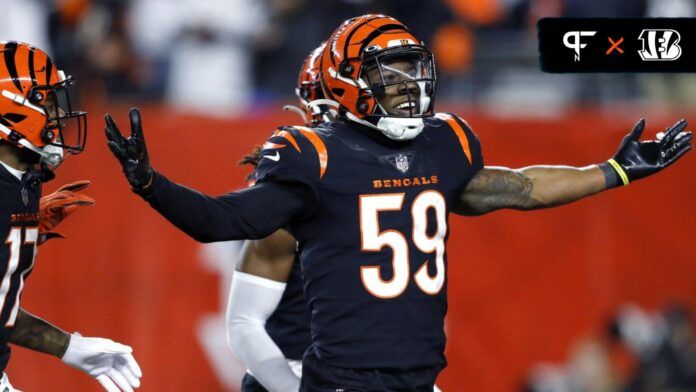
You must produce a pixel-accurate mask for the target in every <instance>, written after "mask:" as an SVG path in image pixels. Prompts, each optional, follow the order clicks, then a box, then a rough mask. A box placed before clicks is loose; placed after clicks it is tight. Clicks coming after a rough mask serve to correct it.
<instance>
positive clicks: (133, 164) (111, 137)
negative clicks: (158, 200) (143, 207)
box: [104, 108, 154, 193]
mask: <svg viewBox="0 0 696 392" xmlns="http://www.w3.org/2000/svg"><path fill="white" fill-rule="evenodd" d="M128 115H129V116H130V125H131V135H130V137H129V138H128V139H126V138H124V137H123V135H122V134H121V131H119V130H118V127H117V126H116V123H115V122H114V119H113V118H111V116H110V115H109V114H107V115H106V116H105V117H104V120H105V121H106V128H104V131H105V132H106V139H107V140H108V141H109V149H111V152H112V153H113V154H114V156H116V158H118V160H119V162H121V167H122V168H123V173H124V174H125V175H126V178H127V179H128V183H129V184H130V185H131V187H132V188H133V191H135V192H137V193H142V192H147V191H148V189H149V188H150V186H151V185H152V178H153V174H154V173H153V171H152V167H150V158H149V157H148V155H147V146H146V145H145V137H144V136H143V128H142V122H141V120H140V110H138V109H137V108H134V109H131V110H130V112H129V113H128Z"/></svg>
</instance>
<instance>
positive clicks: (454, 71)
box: [0, 0, 696, 116]
mask: <svg viewBox="0 0 696 392" xmlns="http://www.w3.org/2000/svg"><path fill="white" fill-rule="evenodd" d="M0 6H2V9H3V13H2V14H1V15H0V39H2V40H10V39H11V40H21V41H27V42H30V43H32V44H35V45H37V46H39V47H41V48H45V49H46V50H47V51H48V52H49V53H51V54H52V55H53V56H54V59H55V61H56V62H58V63H59V64H60V65H61V66H62V67H63V68H64V69H65V70H66V71H68V73H71V74H74V75H76V76H78V78H77V79H78V81H79V83H80V86H81V92H82V94H83V95H88V96H89V98H90V99H109V100H129V99H132V98H134V97H135V98H137V99H138V100H140V101H143V100H154V101H160V100H161V101H164V102H166V103H167V104H169V105H172V106H175V107H178V108H182V109H184V110H187V111H195V112H203V113H206V114H209V115H219V116H230V115H232V116H233V115H236V114H240V113H248V112H249V111H250V110H253V109H254V108H257V107H263V106H264V103H266V102H274V101H277V100H279V99H287V98H288V97H289V96H290V94H291V93H292V91H293V88H294V86H295V81H296V77H297V71H298V69H299V66H300V64H301V62H302V60H303V59H304V57H305V56H306V55H307V54H308V53H309V51H310V50H312V49H313V48H315V47H317V46H318V45H319V44H320V43H321V42H322V40H324V39H325V38H326V37H327V36H328V35H329V34H330V33H331V32H332V31H333V29H335V28H336V26H338V24H339V23H340V22H341V21H343V20H344V19H346V18H348V17H351V16H356V15H360V14H364V13H369V12H379V13H386V14H390V15H392V16H394V17H396V18H397V19H400V20H402V21H403V22H404V23H406V25H408V26H409V27H411V29H412V30H413V31H414V32H415V33H416V34H417V35H418V36H420V37H422V38H423V39H424V40H425V42H426V43H427V44H428V45H429V46H430V47H431V48H432V49H433V51H434V52H435V54H436V61H437V64H438V71H439V74H438V78H439V80H440V83H439V93H438V98H439V99H444V100H450V101H457V102H460V103H462V102H463V103H468V104H478V105H487V104H490V105H495V106H496V107H501V106H502V107H508V108H515V107H516V106H518V105H523V106H524V105H525V104H527V105H529V106H533V107H536V108H537V109H538V110H542V111H544V110H549V108H551V109H553V108H555V107H559V106H560V107H564V106H569V105H575V104H578V103H580V104H600V105H601V104H604V103H607V102H613V101H616V100H620V101H626V100H628V101H641V100H652V101H654V102H658V103H660V102H665V103H666V104H670V103H671V102H673V101H676V102H694V101H696V89H694V88H693V87H691V86H693V85H694V83H683V78H684V77H685V76H683V75H671V76H655V75H653V76H645V77H643V76H640V77H636V76H635V75H620V76H619V77H616V75H614V76H607V75H603V74H594V75H563V76H559V75H544V74H542V73H541V72H540V71H539V69H538V59H537V48H536V35H535V34H536V31H535V28H536V21H537V20H538V19H539V18H541V17H544V16H573V17H592V16H601V17H641V16H679V17H690V16H695V15H696V0H428V1H420V0H330V1H327V0H0ZM692 90H694V91H692ZM524 111H525V112H526V113H529V111H528V108H524Z"/></svg>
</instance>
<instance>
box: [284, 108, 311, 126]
mask: <svg viewBox="0 0 696 392" xmlns="http://www.w3.org/2000/svg"><path fill="white" fill-rule="evenodd" d="M283 110H285V111H286V112H295V113H297V114H299V115H300V116H301V117H302V121H304V123H305V124H308V123H309V121H308V120H307V114H306V113H305V112H304V110H302V109H300V108H298V107H297V106H295V105H285V106H283Z"/></svg>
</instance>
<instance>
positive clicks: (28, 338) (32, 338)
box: [9, 309, 70, 358]
mask: <svg viewBox="0 0 696 392" xmlns="http://www.w3.org/2000/svg"><path fill="white" fill-rule="evenodd" d="M9 341H10V343H13V344H16V345H18V346H21V347H25V348H28V349H31V350H34V351H39V352H42V353H46V354H50V355H53V356H56V357H58V358H62V357H63V354H65V350H67V349H68V343H70V335H69V334H68V333H66V332H65V331H63V330H61V329H59V328H57V327H55V326H53V325H51V324H49V323H47V322H46V321H44V320H42V319H40V318H38V317H36V316H34V315H32V314H29V313H27V312H26V311H24V310H23V309H20V310H19V313H18V314H17V321H16V322H15V327H14V331H12V335H11V336H10V339H9Z"/></svg>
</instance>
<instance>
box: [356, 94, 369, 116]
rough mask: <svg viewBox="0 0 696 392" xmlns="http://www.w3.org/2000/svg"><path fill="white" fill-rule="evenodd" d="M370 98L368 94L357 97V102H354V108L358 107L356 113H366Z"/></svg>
mask: <svg viewBox="0 0 696 392" xmlns="http://www.w3.org/2000/svg"><path fill="white" fill-rule="evenodd" d="M370 98H372V97H371V96H369V95H363V96H361V97H360V98H358V102H357V103H356V105H355V106H356V109H358V113H360V114H368V112H369V110H370V102H369V100H370Z"/></svg>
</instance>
